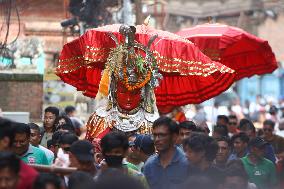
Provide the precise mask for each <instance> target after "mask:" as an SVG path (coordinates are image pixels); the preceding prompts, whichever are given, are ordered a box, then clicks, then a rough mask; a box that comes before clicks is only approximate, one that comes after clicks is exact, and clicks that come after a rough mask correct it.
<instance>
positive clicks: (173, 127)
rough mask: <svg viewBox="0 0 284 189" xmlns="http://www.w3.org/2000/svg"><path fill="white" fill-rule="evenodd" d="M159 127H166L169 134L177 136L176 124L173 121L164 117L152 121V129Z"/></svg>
mask: <svg viewBox="0 0 284 189" xmlns="http://www.w3.org/2000/svg"><path fill="white" fill-rule="evenodd" d="M160 126H166V127H168V129H169V131H170V133H171V134H178V132H179V128H178V124H177V123H176V122H175V121H173V120H172V119H171V118H169V117H166V116H161V117H159V118H158V119H157V120H155V121H154V123H153V129H155V128H156V127H160Z"/></svg>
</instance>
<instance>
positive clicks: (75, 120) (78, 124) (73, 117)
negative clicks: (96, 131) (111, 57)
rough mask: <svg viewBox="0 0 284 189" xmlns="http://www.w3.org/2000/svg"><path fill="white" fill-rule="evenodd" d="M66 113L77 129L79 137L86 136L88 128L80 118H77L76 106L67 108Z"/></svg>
mask: <svg viewBox="0 0 284 189" xmlns="http://www.w3.org/2000/svg"><path fill="white" fill-rule="evenodd" d="M65 113H66V115H67V116H68V117H69V118H70V119H71V121H72V123H73V125H74V127H75V131H76V134H77V135H78V136H80V135H81V134H84V133H85V132H86V131H87V128H86V126H85V125H84V123H83V122H82V121H81V120H80V119H79V118H78V117H76V113H77V112H76V108H75V107H74V106H66V108H65Z"/></svg>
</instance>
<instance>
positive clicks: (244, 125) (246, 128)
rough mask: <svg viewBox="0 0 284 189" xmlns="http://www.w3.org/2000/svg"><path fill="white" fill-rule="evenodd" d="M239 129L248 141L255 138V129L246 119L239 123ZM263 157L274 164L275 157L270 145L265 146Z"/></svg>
mask: <svg viewBox="0 0 284 189" xmlns="http://www.w3.org/2000/svg"><path fill="white" fill-rule="evenodd" d="M239 129H240V131H241V132H243V133H246V134H247V136H248V137H249V139H250V140H252V139H254V138H255V137H256V129H255V126H254V125H253V123H252V122H251V121H250V120H248V119H242V120H241V121H240V125H239ZM264 157H265V158H267V159H269V160H270V161H272V162H273V163H275V162H276V157H275V154H274V149H273V147H272V145H271V144H268V145H266V146H265V152H264Z"/></svg>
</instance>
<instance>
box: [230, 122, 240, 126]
mask: <svg viewBox="0 0 284 189" xmlns="http://www.w3.org/2000/svg"><path fill="white" fill-rule="evenodd" d="M237 124H238V123H237V122H229V125H237Z"/></svg>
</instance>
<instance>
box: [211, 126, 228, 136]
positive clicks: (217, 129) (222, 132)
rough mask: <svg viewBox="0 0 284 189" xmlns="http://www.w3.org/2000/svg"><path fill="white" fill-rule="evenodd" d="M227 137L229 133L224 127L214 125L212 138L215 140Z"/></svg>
mask: <svg viewBox="0 0 284 189" xmlns="http://www.w3.org/2000/svg"><path fill="white" fill-rule="evenodd" d="M228 136H229V131H228V127H227V126H225V125H216V126H214V128H213V134H212V137H213V138H215V139H217V138H222V137H228Z"/></svg>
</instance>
